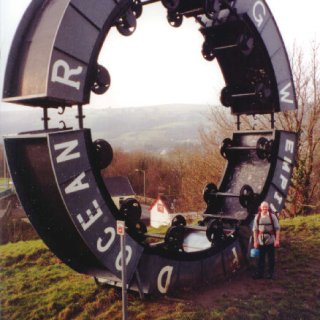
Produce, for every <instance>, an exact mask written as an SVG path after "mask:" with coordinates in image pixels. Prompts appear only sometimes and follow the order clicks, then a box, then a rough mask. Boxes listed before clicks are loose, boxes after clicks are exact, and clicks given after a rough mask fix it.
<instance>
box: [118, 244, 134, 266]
mask: <svg viewBox="0 0 320 320" xmlns="http://www.w3.org/2000/svg"><path fill="white" fill-rule="evenodd" d="M126 252H127V257H126V265H128V264H129V262H130V260H131V258H132V248H131V247H130V246H126ZM121 254H122V253H121V251H120V252H119V254H118V257H117V259H116V269H117V270H118V271H121V270H122V265H121V263H122V262H121Z"/></svg>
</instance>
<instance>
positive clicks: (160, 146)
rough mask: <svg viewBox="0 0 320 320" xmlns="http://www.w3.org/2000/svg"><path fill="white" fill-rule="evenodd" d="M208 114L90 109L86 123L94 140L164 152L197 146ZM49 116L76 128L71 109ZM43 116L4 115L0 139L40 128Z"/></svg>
mask: <svg viewBox="0 0 320 320" xmlns="http://www.w3.org/2000/svg"><path fill="white" fill-rule="evenodd" d="M209 111H210V107H209V106H203V105H187V104H181V105H159V106H150V107H135V108H106V109H91V110H90V106H88V107H85V108H84V112H85V115H86V118H85V120H84V124H85V127H87V128H91V130H92V135H93V138H94V139H97V138H102V139H106V140H108V141H109V142H110V143H111V145H112V146H113V147H114V148H116V147H121V148H123V149H124V150H127V151H131V150H135V149H143V150H147V151H154V152H162V151H165V150H168V149H170V148H172V147H174V146H175V145H177V144H185V143H187V144H194V143H197V142H198V136H199V129H200V128H202V127H206V126H208V125H209V121H208V114H209ZM49 116H50V117H51V118H52V120H51V121H50V127H58V126H59V121H61V120H63V121H65V123H66V126H73V127H75V128H77V122H76V120H75V118H74V116H75V112H74V111H72V110H71V111H70V110H69V109H68V110H67V111H66V112H65V114H64V115H62V116H58V115H57V113H56V111H55V110H50V111H49ZM41 117H42V113H41V110H40V109H39V108H37V109H31V108H26V109H25V110H23V111H21V112H17V111H16V110H15V111H10V110H9V111H3V112H1V119H0V121H1V122H0V134H1V140H2V136H3V135H6V134H12V133H17V132H21V131H30V130H37V129H41V128H42V123H41V120H40V119H41ZM25 119H28V121H26V120H25Z"/></svg>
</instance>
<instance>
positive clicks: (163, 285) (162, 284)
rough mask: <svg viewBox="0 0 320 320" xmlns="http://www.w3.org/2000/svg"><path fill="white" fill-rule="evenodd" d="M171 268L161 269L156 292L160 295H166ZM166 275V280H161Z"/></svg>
mask: <svg viewBox="0 0 320 320" xmlns="http://www.w3.org/2000/svg"><path fill="white" fill-rule="evenodd" d="M172 271H173V267H172V266H166V267H164V268H162V269H161V271H160V272H159V275H158V281H157V285H158V290H159V292H160V293H167V292H168V290H169V286H170V282H171V276H172ZM165 275H166V278H165V279H163V277H164V276H165Z"/></svg>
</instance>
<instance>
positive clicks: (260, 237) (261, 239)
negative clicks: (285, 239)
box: [252, 201, 280, 279]
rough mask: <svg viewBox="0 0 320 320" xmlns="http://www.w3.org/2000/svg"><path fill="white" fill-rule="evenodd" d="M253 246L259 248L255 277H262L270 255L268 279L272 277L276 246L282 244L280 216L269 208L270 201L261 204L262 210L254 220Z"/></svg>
mask: <svg viewBox="0 0 320 320" xmlns="http://www.w3.org/2000/svg"><path fill="white" fill-rule="evenodd" d="M252 231H253V246H254V248H256V249H259V258H258V270H257V274H256V275H255V278H257V279H262V278H263V277H264V272H265V264H266V257H268V273H267V274H266V278H267V279H272V277H273V274H274V266H275V248H277V247H279V246H280V224H279V221H278V218H277V217H276V215H275V214H274V213H272V212H271V211H270V210H269V204H268V202H266V201H264V202H262V203H261V205H260V211H259V212H258V213H257V214H256V216H255V218H254V222H253V228H252Z"/></svg>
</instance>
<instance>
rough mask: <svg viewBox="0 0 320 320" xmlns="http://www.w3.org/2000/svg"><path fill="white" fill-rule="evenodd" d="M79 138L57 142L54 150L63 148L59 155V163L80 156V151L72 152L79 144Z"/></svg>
mask: <svg viewBox="0 0 320 320" xmlns="http://www.w3.org/2000/svg"><path fill="white" fill-rule="evenodd" d="M78 144H79V142H78V140H71V141H67V142H63V143H58V144H55V145H54V146H53V147H54V150H56V151H57V150H63V151H62V152H61V154H59V155H58V156H57V163H61V162H65V161H69V160H72V159H77V158H80V152H75V153H71V152H72V151H73V150H74V149H75V148H76V147H77V146H78Z"/></svg>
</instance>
